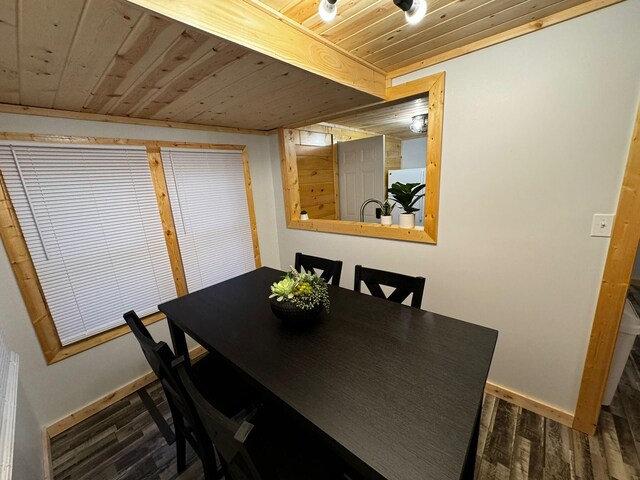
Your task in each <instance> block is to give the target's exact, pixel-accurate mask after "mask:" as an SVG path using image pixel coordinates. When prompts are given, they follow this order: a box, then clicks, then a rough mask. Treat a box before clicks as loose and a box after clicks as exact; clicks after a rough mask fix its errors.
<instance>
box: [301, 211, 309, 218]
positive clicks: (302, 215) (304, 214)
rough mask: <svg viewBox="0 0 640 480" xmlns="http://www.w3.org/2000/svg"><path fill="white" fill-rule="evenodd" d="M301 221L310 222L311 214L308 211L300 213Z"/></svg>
mask: <svg viewBox="0 0 640 480" xmlns="http://www.w3.org/2000/svg"><path fill="white" fill-rule="evenodd" d="M300 220H309V214H308V213H307V211H306V210H302V211H301V212H300Z"/></svg>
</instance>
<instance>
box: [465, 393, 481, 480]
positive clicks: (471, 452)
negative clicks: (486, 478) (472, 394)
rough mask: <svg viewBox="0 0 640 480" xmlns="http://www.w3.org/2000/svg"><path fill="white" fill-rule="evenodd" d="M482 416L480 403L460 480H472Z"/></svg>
mask: <svg viewBox="0 0 640 480" xmlns="http://www.w3.org/2000/svg"><path fill="white" fill-rule="evenodd" d="M481 416H482V403H480V407H479V408H478V413H477V414H476V422H475V424H474V426H473V437H471V442H470V443H469V449H468V450H467V458H466V459H465V462H464V469H463V470H462V476H461V477H460V478H462V479H464V480H473V479H474V477H475V470H476V457H477V455H478V439H479V437H480V417H481Z"/></svg>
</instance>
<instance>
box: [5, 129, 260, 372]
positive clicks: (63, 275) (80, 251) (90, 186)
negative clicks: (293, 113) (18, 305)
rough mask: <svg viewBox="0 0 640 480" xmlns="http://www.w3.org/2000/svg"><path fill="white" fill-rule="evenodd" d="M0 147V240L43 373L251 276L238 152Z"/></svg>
mask: <svg viewBox="0 0 640 480" xmlns="http://www.w3.org/2000/svg"><path fill="white" fill-rule="evenodd" d="M2 135H3V138H4V139H5V140H6V141H5V142H4V143H3V144H0V172H1V175H0V236H1V237H2V241H3V243H4V246H5V249H6V251H7V254H8V256H9V259H10V261H11V264H12V268H13V270H14V273H15V276H16V279H17V281H18V285H19V287H20V290H21V293H22V296H23V298H24V301H25V305H26V307H27V310H28V312H29V315H30V318H31V321H32V323H33V326H34V329H35V330H36V334H37V337H38V340H39V341H40V345H41V347H42V350H43V353H44V355H45V358H46V359H47V362H48V363H54V362H57V361H59V360H62V359H64V358H67V357H68V356H70V355H73V354H75V353H78V352H81V351H83V350H86V349H88V348H91V347H92V346H94V345H97V344H99V343H102V342H104V341H107V340H110V339H112V338H115V337H117V336H120V335H123V334H125V333H127V332H128V331H129V330H128V327H127V326H126V325H124V321H123V320H122V314H123V313H124V312H125V311H127V310H130V309H135V310H136V311H137V312H138V314H139V315H141V316H143V317H144V316H145V315H147V317H145V318H143V321H145V322H146V323H150V322H152V321H156V320H159V319H161V318H164V317H163V316H162V315H161V314H160V313H158V312H157V305H158V304H159V303H162V302H164V301H167V300H169V299H171V298H174V297H175V296H176V295H177V294H184V293H185V292H186V291H194V290H197V289H200V288H203V287H206V286H208V285H212V284H214V283H217V282H220V281H223V280H226V279H228V278H230V277H233V276H236V275H238V274H241V273H244V272H247V271H249V270H252V269H253V268H255V267H257V266H259V263H260V254H259V249H258V239H257V232H256V224H255V215H254V212H253V197H252V192H251V180H250V175H249V167H248V160H247V157H246V154H245V150H244V146H239V145H206V144H197V145H196V144H186V143H175V142H155V141H136V140H118V139H105V138H75V137H48V136H43V137H39V136H37V135H20V134H10V133H3V134H2ZM25 137H26V138H25ZM14 140H16V143H12V144H11V145H9V144H7V142H13V141H14ZM21 140H31V141H22V142H20V141H21ZM35 142H47V143H35ZM48 142H51V143H48ZM85 144H89V145H85ZM165 147H166V148H165ZM154 312H155V313H154Z"/></svg>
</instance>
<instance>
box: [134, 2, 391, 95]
mask: <svg viewBox="0 0 640 480" xmlns="http://www.w3.org/2000/svg"><path fill="white" fill-rule="evenodd" d="M127 1H128V2H129V3H132V4H134V5H138V6H140V7H143V8H145V9H147V10H150V11H152V12H155V13H157V14H159V15H162V16H164V17H167V18H170V19H173V20H176V21H178V22H181V23H183V24H185V25H188V26H190V27H193V28H197V29H199V30H202V31H204V32H207V33H210V34H212V35H215V36H217V37H220V38H223V39H225V40H228V41H231V42H234V43H236V44H239V45H242V46H244V47H247V48H249V49H251V50H254V51H256V52H259V53H262V54H264V55H268V56H269V57H271V58H274V59H276V60H279V61H282V62H285V63H288V64H290V65H294V66H296V67H298V68H301V69H303V70H306V71H308V72H311V73H314V74H316V75H319V76H322V77H324V78H326V79H329V80H332V81H334V82H337V83H340V84H342V85H345V86H348V87H351V88H354V89H356V90H359V91H361V92H365V93H368V94H370V95H373V96H375V97H378V98H384V96H385V89H386V74H385V72H384V71H383V70H381V69H379V68H377V67H375V66H373V65H371V64H369V63H368V62H366V61H364V60H362V59H360V58H358V57H356V56H354V55H352V54H350V53H349V52H347V51H346V50H343V49H341V48H340V47H338V46H336V45H333V44H332V43H331V42H329V41H327V40H325V39H323V38H322V37H320V36H319V35H317V34H315V33H313V32H312V31H310V30H308V29H306V28H305V27H303V26H302V25H299V24H297V23H295V22H294V21H293V20H291V19H289V18H287V17H286V16H284V15H283V14H281V13H279V12H277V11H276V10H274V9H272V8H269V7H267V6H265V5H264V4H262V3H260V2H258V1H255V0H225V1H223V2H222V1H214V2H212V1H210V0H191V1H189V2H183V1H180V0H127Z"/></svg>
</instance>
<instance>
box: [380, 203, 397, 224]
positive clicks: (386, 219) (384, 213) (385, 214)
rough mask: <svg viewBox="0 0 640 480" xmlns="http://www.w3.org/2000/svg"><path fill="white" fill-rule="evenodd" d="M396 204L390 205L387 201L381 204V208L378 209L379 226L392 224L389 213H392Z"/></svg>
mask: <svg viewBox="0 0 640 480" xmlns="http://www.w3.org/2000/svg"><path fill="white" fill-rule="evenodd" d="M395 206H396V204H395V203H394V204H393V205H391V204H390V203H389V199H387V200H385V201H384V203H383V204H382V208H381V209H380V224H381V225H391V224H392V223H393V219H392V217H391V212H392V211H393V209H394V207H395Z"/></svg>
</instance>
